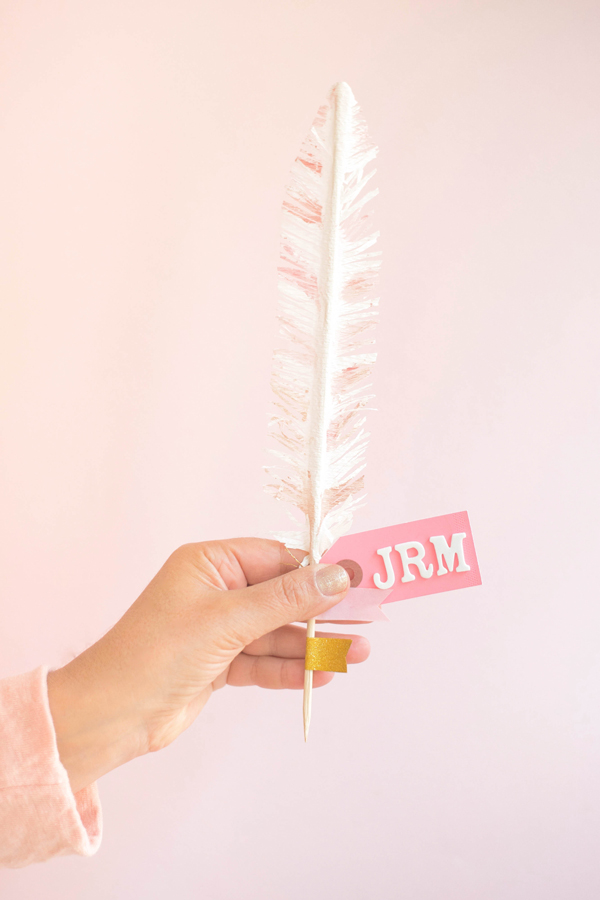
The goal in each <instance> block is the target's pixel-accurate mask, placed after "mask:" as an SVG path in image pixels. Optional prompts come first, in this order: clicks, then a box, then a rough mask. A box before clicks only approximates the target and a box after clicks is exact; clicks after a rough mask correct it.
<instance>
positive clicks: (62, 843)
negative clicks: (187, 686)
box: [0, 666, 102, 868]
mask: <svg viewBox="0 0 600 900" xmlns="http://www.w3.org/2000/svg"><path fill="white" fill-rule="evenodd" d="M47 675H48V668H47V666H40V667H39V668H38V669H34V670H33V671H32V672H26V673H25V674H23V675H14V676H12V677H10V678H4V679H1V680H0V865H3V866H9V867H14V868H17V867H19V866H27V865H29V864H30V863H34V862H43V861H44V860H47V859H50V858H51V857H53V856H64V855H66V854H69V853H78V854H80V855H81V856H92V854H94V853H95V852H96V850H97V849H98V847H99V846H100V841H101V839H102V813H101V808H100V801H99V798H98V790H97V788H96V785H95V784H91V785H90V786H89V787H86V788H84V789H83V790H81V791H78V792H77V793H76V794H73V792H72V790H71V786H70V784H69V778H68V775H67V771H66V769H65V767H64V766H63V765H62V763H61V761H60V758H59V755H58V749H57V746H56V734H55V731H54V723H53V721H52V716H51V714H50V706H49V703H48V685H47Z"/></svg>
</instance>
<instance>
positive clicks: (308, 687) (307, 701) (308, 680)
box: [303, 619, 315, 742]
mask: <svg viewBox="0 0 600 900" xmlns="http://www.w3.org/2000/svg"><path fill="white" fill-rule="evenodd" d="M314 636H315V620H314V619H309V620H308V622H307V625H306V637H307V638H309V637H314ZM312 686H313V673H312V669H306V670H305V672H304V697H303V713H304V715H303V718H304V741H305V742H306V741H307V740H308V729H309V728H310V713H311V709H312Z"/></svg>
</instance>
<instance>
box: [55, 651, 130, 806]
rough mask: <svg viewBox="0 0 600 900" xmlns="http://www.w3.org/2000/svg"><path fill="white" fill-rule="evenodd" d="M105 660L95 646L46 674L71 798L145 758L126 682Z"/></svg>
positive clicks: (60, 753) (104, 655)
mask: <svg viewBox="0 0 600 900" xmlns="http://www.w3.org/2000/svg"><path fill="white" fill-rule="evenodd" d="M107 656H108V653H107V649H106V648H105V647H103V646H102V645H101V642H99V643H98V644H95V645H94V646H93V647H90V648H89V650H86V651H85V653H83V654H82V655H81V656H78V657H77V658H76V659H74V660H72V662H70V663H69V664H68V665H66V666H64V667H63V668H61V669H56V670H54V671H52V672H49V673H48V700H49V704H50V712H51V714H52V719H53V722H54V728H55V731H56V741H57V746H58V753H59V756H60V760H61V762H62V764H63V766H64V767H65V769H66V770H67V774H68V776H69V782H70V784H71V788H72V790H73V792H74V793H76V792H77V791H79V790H81V789H82V788H84V787H87V786H88V785H89V784H92V783H93V782H94V781H96V780H97V779H98V778H99V777H100V776H101V775H105V774H106V773H107V772H110V771H111V770H112V769H115V768H117V766H120V765H122V764H123V763H125V762H128V761H129V760H131V759H134V758H135V757H136V756H140V755H141V754H142V753H144V752H145V746H144V731H143V728H142V727H141V722H140V721H139V719H138V717H137V716H136V714H135V710H134V704H133V702H130V701H131V700H132V698H130V697H128V692H127V685H126V682H123V680H122V679H119V673H118V671H117V669H116V667H115V666H114V665H111V660H110V658H107Z"/></svg>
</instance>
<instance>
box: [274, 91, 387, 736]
mask: <svg viewBox="0 0 600 900" xmlns="http://www.w3.org/2000/svg"><path fill="white" fill-rule="evenodd" d="M376 153H377V148H376V147H375V145H374V144H373V143H372V141H371V140H370V138H369V136H368V133H367V128H366V124H365V122H364V119H363V118H362V116H361V114H360V110H359V107H358V104H357V103H356V100H355V99H354V96H353V94H352V91H351V90H350V88H349V86H348V85H347V84H345V83H339V84H336V85H334V87H333V88H332V89H331V92H330V94H329V97H328V100H327V102H326V103H325V104H324V105H323V106H322V107H321V108H320V109H319V111H318V113H317V117H316V119H315V121H314V123H313V126H312V128H311V130H310V132H309V134H308V136H307V138H306V140H305V141H304V143H303V144H302V147H301V149H300V152H299V154H298V157H297V158H296V160H295V162H294V165H293V167H292V173H291V181H290V183H289V185H288V187H287V191H286V197H285V200H284V203H283V222H282V240H281V258H280V265H279V291H280V308H279V318H280V322H281V334H282V335H283V337H285V338H286V340H287V342H288V346H286V347H285V348H283V349H278V350H276V351H275V355H274V365H273V378H272V387H273V391H274V393H275V406H276V412H275V414H274V416H273V418H272V420H271V431H272V434H273V435H274V436H275V438H276V439H277V441H278V442H279V444H280V447H281V449H278V450H273V451H272V452H274V453H275V454H276V456H277V457H278V460H279V462H278V465H276V466H273V467H270V468H269V471H270V472H272V474H273V475H274V482H273V483H272V484H271V485H269V487H268V488H267V489H268V490H270V492H271V493H273V494H274V496H275V497H277V498H278V499H280V500H284V501H287V502H288V503H291V504H292V505H293V506H294V507H296V509H298V510H299V511H300V512H301V513H302V514H303V521H302V523H299V524H301V527H300V529H299V530H298V531H294V532H285V533H283V534H278V537H279V538H280V539H282V540H283V541H284V543H285V544H286V546H288V547H298V548H301V549H303V550H306V551H308V554H309V556H308V559H309V561H310V562H311V563H318V562H319V560H320V559H321V556H322V555H323V554H324V553H325V552H326V551H327V550H328V549H329V547H331V546H332V545H333V543H334V542H335V541H336V540H337V538H338V537H340V536H341V535H342V534H345V533H346V532H347V531H348V530H349V528H350V526H351V524H352V515H353V512H354V510H355V509H356V508H357V506H358V505H359V504H360V503H361V499H362V498H361V491H362V489H363V469H364V467H365V451H366V447H367V442H368V437H369V435H368V434H367V433H366V431H365V430H364V424H365V415H364V413H365V409H366V408H367V406H368V403H369V401H370V400H371V399H372V395H369V394H368V393H367V390H368V387H369V386H368V385H365V384H364V381H365V378H366V377H367V376H368V374H369V372H370V371H371V367H372V365H373V363H374V361H375V353H373V352H372V351H368V350H367V345H369V344H373V343H374V341H373V338H372V335H371V334H370V333H369V332H370V329H371V328H372V326H373V325H374V324H375V322H376V316H377V303H378V301H377V299H376V298H373V297H372V296H371V293H372V288H373V285H374V281H375V277H376V275H377V270H378V268H379V264H380V253H379V252H378V251H377V250H374V249H373V247H374V244H375V242H376V240H377V238H378V232H376V231H374V230H373V228H372V224H371V214H370V212H369V211H368V210H367V209H366V207H367V204H368V203H369V202H370V200H372V198H373V197H374V196H375V195H376V194H377V190H376V189H369V190H367V189H366V188H367V185H368V183H369V182H370V179H371V178H372V176H373V175H374V173H375V170H374V169H373V168H372V167H371V166H370V164H371V163H372V161H373V160H374V158H375V156H376ZM308 635H309V636H312V635H314V620H311V621H310V622H309V623H308ZM311 686H312V672H306V681H305V710H304V712H305V716H304V718H305V737H306V734H307V731H308V727H307V718H308V720H310V695H311Z"/></svg>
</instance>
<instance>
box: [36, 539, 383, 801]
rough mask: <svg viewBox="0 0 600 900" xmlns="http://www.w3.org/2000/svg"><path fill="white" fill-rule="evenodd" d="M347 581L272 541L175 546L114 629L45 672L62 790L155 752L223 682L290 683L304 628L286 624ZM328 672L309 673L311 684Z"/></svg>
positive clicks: (364, 650) (353, 657) (299, 667)
mask: <svg viewBox="0 0 600 900" xmlns="http://www.w3.org/2000/svg"><path fill="white" fill-rule="evenodd" d="M348 587H349V581H348V576H347V574H346V572H345V570H344V569H342V568H341V567H340V566H325V565H321V566H306V567H303V568H295V567H294V563H293V559H292V558H291V556H290V554H289V553H288V552H287V550H286V549H285V547H284V546H283V545H282V544H279V543H278V542H277V541H268V540H259V539H254V538H240V539H236V540H229V541H214V542H210V543H203V544H186V545H184V546H183V547H180V548H179V549H178V550H176V551H175V552H174V553H173V554H172V555H171V556H170V557H169V559H168V560H167V562H166V563H165V565H164V566H163V567H162V569H161V570H160V571H159V572H158V574H157V575H156V576H155V577H154V578H153V579H152V581H151V582H150V584H149V585H148V587H147V588H146V589H145V590H144V591H143V592H142V594H141V595H140V596H139V597H138V599H137V600H136V601H135V603H134V604H133V605H132V606H131V607H130V608H129V609H128V610H127V612H126V613H125V615H124V616H123V618H122V619H120V620H119V622H117V624H116V625H115V626H114V628H112V629H111V630H110V631H109V632H108V633H107V634H106V635H105V636H104V637H103V638H101V639H100V640H99V641H98V642H97V643H95V644H93V645H92V646H91V647H90V648H89V649H87V650H85V651H84V652H83V653H82V654H81V655H80V656H77V657H76V658H75V659H74V660H72V661H71V662H70V663H68V665H66V666H64V667H63V668H62V669H57V670H55V671H52V672H49V674H48V696H49V700H50V710H51V713H52V717H53V719H54V725H55V729H56V734H57V742H58V751H59V754H60V758H61V761H62V763H63V765H64V766H65V768H66V770H67V772H68V774H69V779H70V782H71V787H72V788H73V790H74V791H78V790H80V789H81V788H83V787H86V786H87V785H88V784H91V783H92V782H93V781H95V780H96V779H97V778H99V777H100V775H103V774H105V773H106V772H108V771H110V770H111V769H114V768H116V766H118V765H121V764H122V763H124V762H127V761H128V760H130V759H133V758H134V757H136V756H141V755H142V754H144V753H148V752H151V751H154V750H160V749H161V748H163V747H166V746H167V745H168V744H170V743H171V741H173V740H174V739H175V738H176V737H177V736H178V735H179V734H181V732H182V731H184V730H185V729H186V728H187V727H188V726H189V725H190V724H191V723H192V722H193V721H194V719H195V718H196V716H197V715H198V713H199V712H200V711H201V710H202V708H203V707H204V705H205V704H206V702H207V701H208V699H209V698H210V696H211V694H212V692H213V691H214V690H216V689H218V688H221V687H223V686H224V685H225V684H231V685H234V686H239V687H241V686H244V685H258V686H259V687H265V688H274V689H277V688H292V689H296V690H299V689H301V688H302V687H303V684H304V651H305V643H306V630H305V629H304V628H300V627H298V626H294V625H292V624H290V623H292V622H296V621H306V620H307V619H309V618H311V617H313V616H317V615H320V614H321V613H323V612H324V611H325V610H327V609H329V608H330V607H331V606H333V605H334V604H336V603H339V601H340V600H342V599H343V597H344V596H345V594H346V592H347V590H348ZM324 636H327V635H324ZM331 636H332V637H340V636H342V637H350V638H352V646H351V647H350V650H349V653H348V662H349V663H358V662H362V661H363V660H364V659H366V658H367V656H368V655H369V644H368V641H367V640H366V638H363V637H360V636H358V635H331ZM332 678H333V674H332V673H330V672H315V673H314V678H313V685H314V687H321V686H322V685H324V684H327V683H328V682H329V681H331V680H332Z"/></svg>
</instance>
